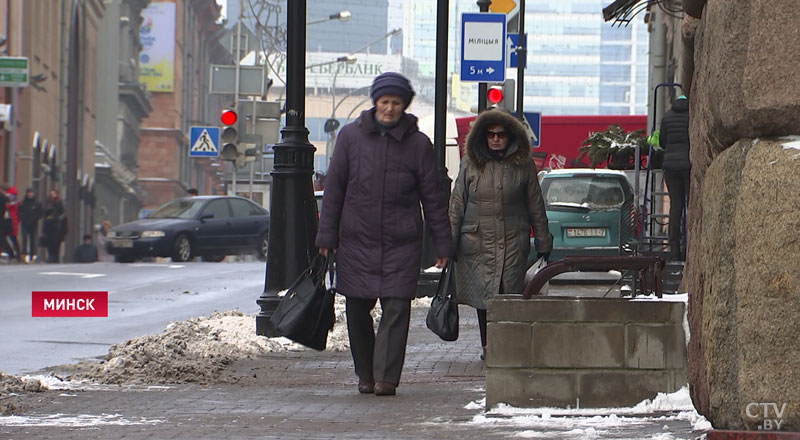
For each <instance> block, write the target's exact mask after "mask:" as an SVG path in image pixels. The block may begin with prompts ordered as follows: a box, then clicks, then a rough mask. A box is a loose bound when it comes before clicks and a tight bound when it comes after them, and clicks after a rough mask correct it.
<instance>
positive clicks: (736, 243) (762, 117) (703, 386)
mask: <svg viewBox="0 0 800 440" xmlns="http://www.w3.org/2000/svg"><path fill="white" fill-rule="evenodd" d="M796 6H797V5H796V2H794V1H791V0H751V1H747V2H742V1H734V0H708V1H707V2H705V9H704V10H703V12H702V19H701V20H700V21H699V22H698V25H697V29H696V34H695V38H694V59H693V60H682V63H686V62H690V61H693V62H694V76H693V80H692V88H691V95H690V96H689V100H690V137H691V142H692V150H691V160H692V185H691V196H690V201H689V210H688V214H687V219H688V226H687V229H688V232H687V237H688V247H689V249H688V260H687V265H686V270H685V272H684V280H685V282H686V287H687V290H688V291H689V292H690V298H689V325H690V328H691V334H692V339H691V341H690V345H689V361H690V363H689V370H688V373H689V383H690V390H691V394H692V399H693V401H694V403H695V406H696V407H697V409H698V411H699V412H700V413H701V414H703V415H705V416H706V417H707V418H708V419H709V421H711V423H712V424H713V425H714V426H715V427H716V428H727V429H748V428H749V429H756V428H757V427H758V426H760V423H761V422H760V421H759V420H758V418H751V417H749V416H748V415H747V405H748V404H751V403H769V404H771V403H775V404H778V405H779V406H780V405H781V404H783V403H787V408H786V411H785V413H786V414H784V420H783V426H782V429H795V430H797V429H800V405H799V403H800V402H798V399H799V398H798V397H797V396H800V392H798V391H800V390H799V389H798V387H800V369H798V368H796V363H797V359H800V338H798V336H800V335H798V331H799V330H798V326H797V325H796V318H795V317H794V316H795V315H797V312H798V311H800V308H799V307H798V306H799V305H800V299H798V297H800V280H799V279H798V277H800V270H798V264H797V261H800V243H798V239H796V238H795V237H796V236H797V235H798V231H800V200H798V199H799V198H800V191H798V190H799V189H800V187H799V186H798V178H797V176H798V173H797V168H798V165H800V160H798V157H797V156H798V150H794V149H783V148H782V147H781V143H782V142H783V141H780V140H776V139H775V138H780V137H783V136H789V135H792V134H800V74H798V69H797V66H798V65H800V45H798V44H796V43H797V42H798V41H800V27H798V26H797V25H796V23H798V21H800V9H798V8H797V7H796ZM758 138H761V139H764V138H771V139H772V140H766V141H765V140H762V141H760V142H757V141H754V140H753V139H758ZM790 361H793V362H794V363H795V366H790V365H789V364H788V363H787V362H790Z"/></svg>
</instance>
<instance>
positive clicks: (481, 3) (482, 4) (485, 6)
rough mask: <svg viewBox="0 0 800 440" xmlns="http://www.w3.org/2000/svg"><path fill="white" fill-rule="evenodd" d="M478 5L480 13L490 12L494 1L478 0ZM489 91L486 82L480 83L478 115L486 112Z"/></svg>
mask: <svg viewBox="0 0 800 440" xmlns="http://www.w3.org/2000/svg"><path fill="white" fill-rule="evenodd" d="M477 3H478V10H479V11H480V12H489V5H491V4H492V0H478V1H477ZM462 38H463V36H462ZM487 91H488V87H487V85H486V83H485V82H481V83H478V113H482V112H483V111H484V110H486V92H487Z"/></svg>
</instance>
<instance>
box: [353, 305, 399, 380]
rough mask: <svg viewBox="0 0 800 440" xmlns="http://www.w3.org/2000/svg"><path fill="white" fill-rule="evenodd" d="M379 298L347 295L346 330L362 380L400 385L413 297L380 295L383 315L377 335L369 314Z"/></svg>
mask: <svg viewBox="0 0 800 440" xmlns="http://www.w3.org/2000/svg"><path fill="white" fill-rule="evenodd" d="M376 302H377V300H376V299H358V298H347V302H346V315H347V333H348V336H349V337H350V352H351V353H352V355H353V363H354V364H355V367H356V375H357V376H358V378H359V380H361V381H362V382H389V383H391V384H394V385H398V384H399V383H400V374H401V373H402V371H403V363H405V360H406V342H407V341H408V325H409V320H410V319H411V300H409V299H402V298H381V309H382V311H383V315H382V316H381V321H380V324H379V325H378V333H377V335H376V334H375V328H374V325H373V321H372V315H370V312H371V311H372V309H373V308H374V307H375V303H376Z"/></svg>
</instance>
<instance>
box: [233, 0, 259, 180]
mask: <svg viewBox="0 0 800 440" xmlns="http://www.w3.org/2000/svg"><path fill="white" fill-rule="evenodd" d="M243 19H244V9H243V8H242V0H239V18H237V19H236V54H235V55H234V56H233V58H234V60H233V61H234V74H233V104H232V105H231V107H232V108H233V111H235V112H238V111H239V71H240V68H239V66H240V65H241V62H242V60H241V54H242V20H243ZM253 115H255V113H253ZM237 118H238V115H237ZM231 165H233V170H232V171H231V188H232V190H233V195H234V196H235V195H236V181H237V180H238V179H237V175H238V174H239V167H238V166H236V161H235V160H234V161H231Z"/></svg>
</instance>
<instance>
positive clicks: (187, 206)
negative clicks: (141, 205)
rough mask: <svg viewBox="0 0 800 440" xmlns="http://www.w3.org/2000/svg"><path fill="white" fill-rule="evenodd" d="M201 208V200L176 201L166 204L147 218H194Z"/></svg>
mask: <svg viewBox="0 0 800 440" xmlns="http://www.w3.org/2000/svg"><path fill="white" fill-rule="evenodd" d="M202 206H203V201H202V200H192V199H178V200H173V201H171V202H167V203H166V204H164V205H161V206H160V207H159V208H158V209H156V210H155V211H153V213H152V214H150V215H149V216H147V218H194V216H195V215H197V212H198V211H200V208H201V207H202Z"/></svg>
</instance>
